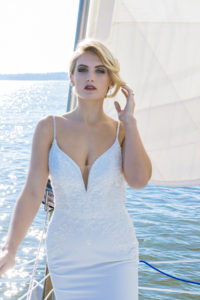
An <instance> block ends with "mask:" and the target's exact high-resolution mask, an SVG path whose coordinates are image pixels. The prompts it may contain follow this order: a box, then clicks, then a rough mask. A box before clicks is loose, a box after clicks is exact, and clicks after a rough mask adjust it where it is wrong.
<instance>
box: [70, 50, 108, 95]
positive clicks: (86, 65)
mask: <svg viewBox="0 0 200 300" xmlns="http://www.w3.org/2000/svg"><path fill="white" fill-rule="evenodd" d="M70 79H71V81H72V83H73V85H74V86H75V91H76V94H77V95H78V97H79V98H85V99H102V98H105V96H106V94H107V91H108V88H109V86H110V85H111V79H110V76H109V74H108V71H107V69H106V67H105V66H104V65H103V63H102V61H101V60H100V58H99V57H98V56H97V55H96V54H94V53H92V52H89V51H88V52H85V53H83V54H82V55H81V56H79V58H78V59H77V61H76V65H75V70H74V74H73V75H72V76H71V77H70Z"/></svg>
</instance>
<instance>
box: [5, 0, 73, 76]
mask: <svg viewBox="0 0 200 300" xmlns="http://www.w3.org/2000/svg"><path fill="white" fill-rule="evenodd" d="M78 7H79V0H17V1H16V0H5V1H0V74H17V73H46V72H67V71H68V64H69V60H70V57H71V54H72V53H73V47H74V40H75V31H76V23H77V16H78Z"/></svg>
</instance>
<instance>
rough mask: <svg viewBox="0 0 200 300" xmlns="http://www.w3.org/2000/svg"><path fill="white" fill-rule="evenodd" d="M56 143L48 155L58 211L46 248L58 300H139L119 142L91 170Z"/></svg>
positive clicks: (135, 254)
mask: <svg viewBox="0 0 200 300" xmlns="http://www.w3.org/2000/svg"><path fill="white" fill-rule="evenodd" d="M53 122H54V139H53V143H52V146H51V149H50V152H49V169H50V178H51V183H52V186H53V190H54V196H55V199H54V201H55V208H54V213H53V216H52V219H51V221H50V223H49V227H48V231H47V238H46V250H47V261H48V267H49V272H50V276H51V280H52V284H53V288H54V294H55V297H56V300H137V299H138V241H137V238H136V234H135V229H134V225H133V222H132V220H131V217H130V215H129V213H128V211H127V209H126V207H125V199H126V185H127V183H126V181H125V179H124V175H123V173H122V155H121V147H120V144H119V141H118V133H119V126H120V121H118V126H117V133H116V139H115V142H114V143H113V145H112V146H111V147H110V148H109V149H107V150H106V151H105V152H104V153H103V154H102V155H100V156H99V157H98V158H97V159H96V160H95V162H94V163H93V165H92V167H91V168H90V172H89V178H88V186H87V188H86V187H85V183H84V181H83V177H82V173H81V170H80V168H79V166H78V165H77V164H76V163H75V161H73V160H72V159H71V158H70V157H69V156H68V155H67V154H66V153H64V152H63V151H62V150H61V149H60V148H59V146H58V144H57V142H56V117H53Z"/></svg>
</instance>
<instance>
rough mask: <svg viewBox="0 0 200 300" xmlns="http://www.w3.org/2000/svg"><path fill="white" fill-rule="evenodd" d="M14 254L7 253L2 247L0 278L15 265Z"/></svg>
mask: <svg viewBox="0 0 200 300" xmlns="http://www.w3.org/2000/svg"><path fill="white" fill-rule="evenodd" d="M15 257H16V256H15V254H13V253H11V252H9V251H8V250H7V249H5V248H4V247H3V248H2V250H1V252H0V278H2V275H3V274H4V273H5V272H6V271H7V270H9V269H11V268H12V267H13V266H14V264H15Z"/></svg>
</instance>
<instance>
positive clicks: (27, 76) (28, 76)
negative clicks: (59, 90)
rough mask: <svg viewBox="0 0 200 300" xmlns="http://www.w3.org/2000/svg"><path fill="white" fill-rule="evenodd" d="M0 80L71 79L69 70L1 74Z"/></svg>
mask: <svg viewBox="0 0 200 300" xmlns="http://www.w3.org/2000/svg"><path fill="white" fill-rule="evenodd" d="M0 80H69V77H68V73H67V72H50V73H24V74H0Z"/></svg>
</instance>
